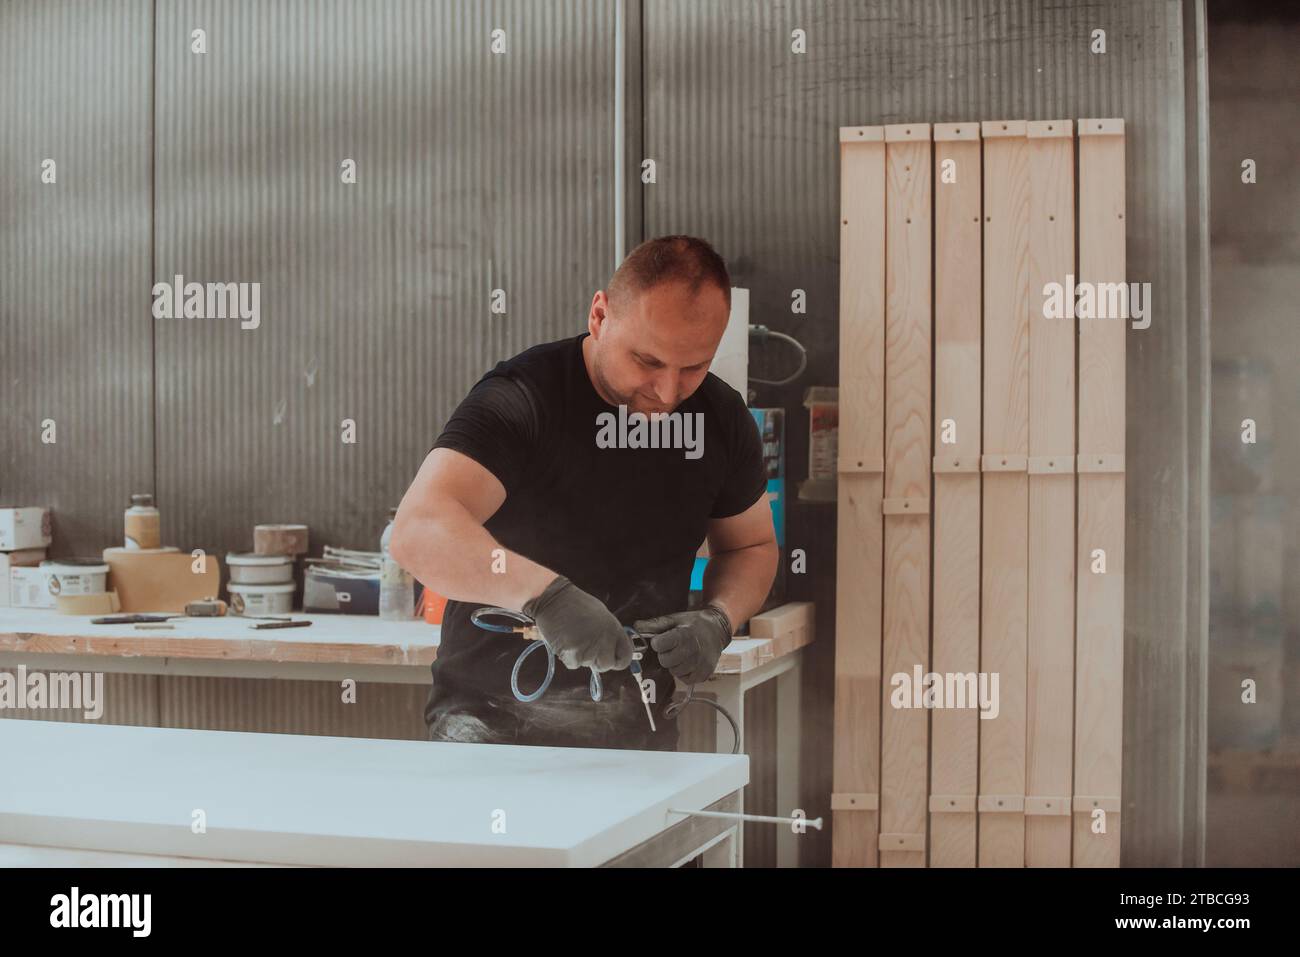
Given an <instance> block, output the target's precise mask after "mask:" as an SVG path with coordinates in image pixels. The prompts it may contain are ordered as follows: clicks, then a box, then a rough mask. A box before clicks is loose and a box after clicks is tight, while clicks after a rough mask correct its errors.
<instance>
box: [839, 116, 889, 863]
mask: <svg viewBox="0 0 1300 957" xmlns="http://www.w3.org/2000/svg"><path fill="white" fill-rule="evenodd" d="M884 361H885V145H884V130H883V128H881V127H848V128H844V129H841V145H840V392H839V397H840V425H839V428H840V433H839V465H838V470H839V482H838V501H839V511H838V518H837V531H838V544H837V546H836V582H837V600H836V620H835V741H834V767H833V772H832V795H831V807H832V812H831V828H832V834H831V860H832V864H833V865H834V866H836V867H874V866H876V864H877V863H878V855H877V847H876V842H877V835H878V833H879V824H880V822H879V810H878V808H879V789H880V751H879V748H880V627H881V608H880V602H881V582H882V575H883V568H882V562H883V547H884V545H883V537H884V524H883V523H884V520H883V517H882V516H881V512H880V508H881V501H882V499H883V497H884V476H883V474H882V471H881V470H882V468H883V461H884V387H885V383H884Z"/></svg>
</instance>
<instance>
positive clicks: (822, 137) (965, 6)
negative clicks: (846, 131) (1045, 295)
mask: <svg viewBox="0 0 1300 957" xmlns="http://www.w3.org/2000/svg"><path fill="white" fill-rule="evenodd" d="M642 28H643V30H644V58H645V96H646V117H645V146H644V150H645V155H646V156H649V157H653V158H655V159H656V160H657V162H658V169H659V175H658V182H657V183H655V184H654V185H653V186H649V187H647V188H646V190H645V194H644V195H645V222H646V235H648V236H653V235H659V234H662V233H669V232H687V233H695V234H698V235H701V236H705V237H707V238H708V239H710V240H711V241H712V242H713V243H714V244H715V246H716V247H717V249H718V251H719V252H720V253H721V254H722V255H723V256H724V257H725V258H726V260H727V262H728V264H729V266H730V267H731V270H732V281H733V283H734V284H735V285H737V286H747V287H749V288H750V289H751V297H750V302H751V306H750V309H751V316H750V321H751V322H755V323H763V324H766V325H768V326H770V327H771V328H773V329H778V330H780V331H783V332H786V333H789V334H791V335H794V336H795V337H796V338H798V339H800V340H801V341H802V342H803V343H804V345H805V346H806V347H807V348H808V352H809V368H808V372H807V373H806V374H805V375H804V377H803V378H802V379H801V380H800V381H799V382H798V383H796V384H795V385H792V386H788V387H785V388H779V389H772V388H768V389H765V390H762V391H760V393H759V395H758V397H757V404H759V405H764V406H784V407H785V408H786V409H787V417H788V421H789V422H791V423H796V422H802V421H806V413H804V412H803V410H802V409H801V407H800V401H801V399H802V392H803V389H804V387H805V386H807V385H811V384H829V383H833V382H835V380H836V375H837V349H838V341H839V337H838V334H837V330H836V325H835V316H836V315H837V296H838V282H837V277H838V271H839V267H840V263H839V253H838V243H839V232H838V227H837V225H836V223H837V213H838V191H839V182H838V175H837V170H836V163H837V160H838V156H839V151H838V148H837V142H838V136H837V130H838V127H840V126H849V125H868V124H871V125H874V124H884V123H900V122H907V121H915V122H930V123H941V122H952V121H958V120H985V119H1001V118H1014V119H1027V120H1035V119H1051V118H1056V117H1062V118H1071V119H1077V118H1079V117H1088V116H1116V117H1123V118H1124V119H1125V121H1126V124H1127V126H1126V130H1127V143H1128V153H1127V169H1126V175H1127V177H1128V183H1129V184H1130V191H1129V200H1128V234H1127V242H1128V274H1129V278H1130V279H1131V280H1135V281H1150V282H1151V283H1152V299H1153V302H1154V304H1155V314H1154V321H1153V323H1152V326H1151V328H1150V329H1148V330H1146V331H1144V332H1133V333H1131V335H1130V338H1129V349H1128V370H1127V372H1128V375H1127V380H1128V395H1127V400H1128V404H1129V408H1130V409H1131V410H1133V411H1132V412H1131V413H1130V415H1129V417H1128V420H1129V422H1130V429H1129V441H1128V449H1127V462H1128V496H1129V511H1128V521H1127V529H1126V533H1125V534H1126V540H1127V557H1126V567H1127V569H1128V575H1127V582H1128V585H1127V589H1126V594H1127V602H1126V610H1125V614H1126V658H1125V741H1126V743H1127V745H1128V747H1127V748H1126V753H1125V760H1124V814H1125V828H1124V833H1125V835H1126V838H1125V856H1124V863H1125V864H1146V865H1169V864H1177V863H1179V862H1180V861H1181V860H1182V854H1183V851H1182V845H1181V841H1182V827H1183V818H1182V809H1183V801H1184V793H1183V789H1184V784H1183V745H1184V738H1183V735H1184V727H1185V725H1184V722H1185V719H1186V718H1187V711H1186V709H1187V706H1188V705H1187V701H1186V699H1185V696H1184V688H1185V681H1186V680H1187V679H1188V676H1187V674H1186V673H1185V666H1186V660H1187V645H1188V642H1189V641H1192V640H1199V639H1197V638H1196V636H1190V635H1189V634H1188V632H1187V630H1186V627H1185V623H1186V622H1187V608H1186V602H1187V575H1188V534H1187V525H1188V462H1187V458H1186V452H1187V434H1188V429H1189V420H1188V415H1189V404H1188V392H1187V390H1188V382H1187V380H1186V379H1185V377H1184V375H1183V370H1184V369H1185V367H1186V361H1187V354H1186V346H1187V341H1186V327H1185V322H1186V287H1187V281H1188V276H1187V265H1186V258H1185V256H1186V249H1185V243H1186V236H1185V225H1186V214H1187V213H1186V208H1185V201H1186V196H1187V184H1186V180H1185V148H1184V147H1185V143H1184V123H1185V111H1184V105H1185V100H1184V73H1183V27H1182V11H1181V9H1180V3H1179V2H1177V0H1095V2H1081V3H1070V4H1044V3H1039V2H1034V0H841V2H836V3H810V2H772V3H763V4H753V5H750V4H735V3H728V2H725V0H711V2H700V0H646V2H645V4H644V19H643V23H642ZM796 28H798V29H802V30H804V31H805V33H806V38H807V52H806V53H802V54H797V53H793V52H791V42H792V37H791V34H792V31H793V30H795V29H796ZM1094 29H1103V30H1105V31H1106V52H1105V53H1093V52H1091V50H1090V37H1091V33H1092V31H1093V30H1094ZM795 289H803V290H805V291H806V293H807V301H808V311H807V315H804V316H799V315H792V314H791V294H792V291H793V290H795ZM765 351H767V350H765ZM770 352H771V355H764V354H759V353H755V354H753V355H751V360H750V370H751V373H752V374H755V375H759V376H762V377H765V378H780V377H781V376H783V375H786V374H788V372H789V371H790V370H791V369H792V368H793V358H792V357H791V356H790V354H789V352H788V351H783V350H782V349H781V347H780V346H779V345H778V346H775V347H770ZM1192 414H1193V415H1199V414H1200V412H1199V406H1197V408H1196V409H1194V410H1192ZM1193 431H1194V430H1193ZM787 438H788V444H787V449H786V458H787V462H788V463H790V478H791V480H792V484H793V481H794V480H797V479H799V478H801V477H802V475H803V474H804V473H803V471H802V465H801V463H802V462H804V461H806V454H807V445H806V442H807V436H806V428H799V427H793V428H788V429H787ZM791 502H792V504H791V505H790V506H789V511H788V519H787V521H788V530H787V538H788V540H789V547H790V548H796V547H801V548H805V549H807V550H808V568H809V574H808V575H807V576H803V577H801V576H792V578H791V594H790V597H791V598H792V599H811V600H815V601H818V602H819V603H821V604H822V605H823V608H824V610H825V613H824V614H819V615H818V616H817V617H818V619H819V621H820V622H821V623H822V626H821V627H820V628H819V640H818V642H817V643H816V644H815V645H814V646H813V648H812V649H810V650H809V652H808V655H809V662H808V663H809V667H807V668H806V669H805V679H804V680H805V681H806V682H807V683H808V685H809V688H810V689H824V688H828V687H830V684H831V680H832V662H833V641H834V634H833V630H832V629H831V627H830V623H832V622H833V621H834V615H833V613H832V611H831V608H830V606H829V605H828V604H827V602H828V601H829V600H830V599H831V597H832V596H833V588H831V587H829V586H828V585H827V579H828V578H829V579H830V580H832V581H833V577H834V574H833V568H834V560H835V559H834V555H835V551H834V527H833V522H831V521H829V520H828V512H829V511H830V510H829V509H826V508H824V507H821V506H808V505H799V504H798V503H797V502H795V501H794V500H793V498H792V499H791ZM1152 689H1158V693H1154V692H1153V690H1152ZM805 699H806V700H808V701H810V702H814V704H813V705H812V706H811V707H812V708H813V710H811V711H810V712H809V714H808V715H807V723H806V728H805V741H806V742H808V743H809V747H808V755H807V759H806V760H807V763H806V765H805V767H806V773H807V776H808V787H809V791H810V793H813V794H818V793H820V794H824V795H829V793H830V789H831V774H830V737H831V730H832V720H831V700H830V698H829V696H826V695H824V694H808V695H805ZM1139 729H1140V730H1139ZM813 742H818V746H817V747H816V748H815V749H814V747H813V745H812V743H813ZM822 810H823V811H824V810H825V809H824V808H823V809H822ZM809 813H810V815H811V814H814V813H819V812H817V811H816V810H815V809H812V810H810V811H809ZM805 840H806V841H807V842H808V844H807V847H808V851H809V854H810V855H811V856H810V857H809V858H806V859H807V860H809V861H810V862H812V861H814V860H815V861H820V862H823V863H827V862H829V832H822V833H820V834H818V833H815V832H809V835H808V836H807V837H806V838H805Z"/></svg>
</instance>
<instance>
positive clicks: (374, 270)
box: [155, 0, 613, 551]
mask: <svg viewBox="0 0 1300 957" xmlns="http://www.w3.org/2000/svg"><path fill="white" fill-rule="evenodd" d="M195 29H203V30H205V31H206V39H207V50H208V52H207V53H206V54H202V55H199V54H195V53H193V52H191V36H192V31H193V30H195ZM496 29H501V30H504V31H505V44H506V47H505V52H504V53H503V54H494V53H493V52H492V50H491V42H492V34H493V31H494V30H496ZM612 34H613V11H612V8H610V7H609V6H608V5H607V4H593V3H586V2H579V0H566V2H557V3H547V4H545V5H537V4H532V3H528V2H526V0H516V2H508V3H492V4H477V3H473V4H467V3H459V2H443V3H425V2H413V0H406V2H395V3H384V4H375V3H365V2H332V3H316V2H309V0H291V2H279V3H274V4H267V3H262V2H254V0H247V2H215V0H201V2H181V3H168V4H163V5H160V6H159V10H158V53H157V63H158V107H157V113H158V115H157V124H158V125H157V131H158V151H157V241H156V247H155V252H156V257H157V268H156V273H157V275H158V277H159V278H160V279H164V278H168V277H171V276H172V275H174V274H177V273H180V274H182V275H184V276H185V277H186V280H187V281H189V280H190V279H195V280H200V281H232V282H233V281H239V282H257V283H260V297H261V299H260V306H261V316H260V321H261V324H260V327H259V328H257V329H248V330H244V329H241V328H240V327H239V323H237V322H235V321H230V320H226V321H223V320H215V321H183V320H176V321H162V322H160V323H159V325H158V491H159V496H160V507H161V508H162V509H163V510H164V524H165V528H166V530H167V532H168V538H169V540H170V541H173V542H174V543H176V544H180V545H183V546H186V547H194V546H198V547H205V548H209V549H217V550H221V551H224V550H227V549H238V550H245V549H247V548H249V547H251V544H252V541H251V540H252V527H253V525H254V523H256V522H271V521H293V522H305V523H307V524H308V525H309V526H310V527H311V535H312V540H313V544H314V545H319V544H323V543H331V544H335V545H342V546H347V547H352V548H369V549H376V548H378V543H379V534H380V532H381V531H382V530H383V526H384V524H385V522H386V521H387V509H388V507H389V506H390V505H395V504H397V501H398V500H399V499H400V497H401V495H402V493H403V492H404V491H405V489H406V486H407V485H408V484H409V482H410V480H411V478H412V477H413V476H414V474H415V470H416V469H417V468H418V466H419V464H420V462H421V461H422V459H423V457H424V455H425V454H426V453H427V452H428V449H429V447H430V446H431V445H432V444H433V440H434V439H435V438H436V436H437V433H438V431H439V429H440V428H441V425H442V423H443V422H444V421H445V420H446V418H447V416H448V415H449V414H450V412H451V410H452V409H453V408H454V406H455V404H456V403H457V402H458V401H459V400H460V399H461V398H462V397H463V396H464V394H465V392H467V391H468V389H469V387H470V386H471V385H472V384H473V382H474V381H475V379H477V378H478V376H479V375H481V374H482V373H483V372H484V371H485V370H486V369H487V368H488V367H490V366H491V365H492V364H493V363H494V362H496V360H498V359H500V358H504V357H507V356H510V355H513V354H514V353H516V352H519V351H521V350H522V349H524V348H526V347H528V346H529V345H532V344H534V343H536V342H540V341H545V340H547V339H554V338H558V337H560V336H562V335H572V334H574V333H576V332H579V331H581V330H582V329H583V328H584V323H585V320H586V315H587V309H588V307H589V305H590V300H591V296H592V294H593V293H594V292H595V291H596V290H597V289H599V288H600V287H601V286H602V285H603V283H604V281H605V280H606V279H607V278H608V271H609V269H610V267H611V263H610V261H609V259H610V250H611V249H612V246H613V239H612V236H613V218H612V215H609V214H608V213H607V207H608V205H609V202H610V199H611V195H612V193H611V190H612V186H611V181H612V176H611V170H612V165H613V153H612V150H611V149H610V146H609V144H610V143H611V142H612V141H613V130H612V109H611V102H610V99H611V93H610V91H611V89H612V85H613V80H612V76H613V62H612V52H611V51H612V44H611V42H610V40H611V38H612ZM349 159H350V160H353V161H354V162H355V164H356V183H355V184H354V185H345V184H344V183H343V182H342V181H341V172H342V164H343V163H344V161H345V160H349ZM495 288H500V289H502V290H504V291H505V294H506V297H507V298H506V314H505V315H493V314H492V313H491V312H490V310H489V306H490V292H491V290H493V289H495ZM344 419H351V420H352V421H353V422H355V430H356V431H355V438H356V441H355V444H345V443H344V442H343V441H342V435H343V429H342V422H343V420H344Z"/></svg>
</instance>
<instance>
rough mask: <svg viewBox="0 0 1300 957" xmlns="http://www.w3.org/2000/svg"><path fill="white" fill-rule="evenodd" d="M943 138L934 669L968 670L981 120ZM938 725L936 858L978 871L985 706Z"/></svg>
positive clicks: (976, 520) (975, 483)
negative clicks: (978, 799) (981, 725)
mask: <svg viewBox="0 0 1300 957" xmlns="http://www.w3.org/2000/svg"><path fill="white" fill-rule="evenodd" d="M934 139H935V151H934V222H935V227H934V229H935V233H934V339H935V341H934V404H935V408H934V450H935V466H934V471H935V476H934V507H933V508H932V509H931V513H932V514H933V516H934V518H933V520H934V670H935V671H936V672H938V673H940V674H944V673H948V672H951V673H959V674H967V673H971V672H977V671H978V670H979V636H980V632H979V611H980V577H979V576H980V552H979V549H980V474H979V471H978V468H979V458H980V451H981V444H980V427H981V423H980V351H981V330H980V304H981V300H980V286H981V277H980V246H981V238H982V230H981V226H980V215H981V212H980V195H981V189H980V178H981V172H980V143H979V124H978V123H952V124H940V125H938V126H936V127H935V129H934ZM949 161H951V165H948V163H949ZM945 178H947V179H950V180H951V181H949V182H945ZM949 425H950V426H951V430H950V431H948V426H949ZM946 431H947V432H948V434H947V435H945V432H946ZM945 438H949V439H952V440H953V441H951V442H945V441H944V440H945ZM954 463H957V464H956V465H954ZM966 463H969V464H968V465H966V467H967V468H968V470H967V471H960V470H959V469H961V468H962V467H963V465H964V464H966ZM931 722H932V724H931V731H932V734H933V743H932V745H931V756H930V790H931V792H932V794H934V795H943V796H946V797H947V798H948V799H949V800H946V801H941V802H939V806H938V807H937V808H936V807H935V802H934V801H933V800H932V801H931V807H932V811H931V813H930V864H931V866H933V867H974V866H975V847H976V840H975V838H976V829H975V814H974V810H975V796H976V790H977V787H978V784H979V764H978V759H979V749H978V739H979V723H980V721H979V711H978V709H977V708H968V709H965V710H956V709H939V710H937V711H935V712H934V714H933V715H932V716H931ZM956 808H969V810H956Z"/></svg>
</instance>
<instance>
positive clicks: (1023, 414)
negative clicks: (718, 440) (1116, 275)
mask: <svg viewBox="0 0 1300 957" xmlns="http://www.w3.org/2000/svg"><path fill="white" fill-rule="evenodd" d="M982 130H983V134H984V138H985V142H984V455H985V457H986V458H987V457H988V456H989V455H991V454H995V453H1002V452H1006V453H1009V454H1011V455H1021V456H1027V455H1028V451H1029V222H1028V217H1029V168H1028V140H1027V139H1026V135H1025V134H1026V129H1025V124H1024V122H1023V121H1018V122H1017V121H1004V122H999V123H984V124H983V127H982ZM1028 478H1029V476H1028V474H1027V473H1026V472H1013V471H995V472H986V473H985V474H984V489H983V494H984V513H983V523H984V526H983V527H984V534H983V565H982V568H981V580H982V590H983V602H982V614H981V645H980V668H981V670H982V671H984V672H987V673H990V674H991V673H997V674H998V678H999V702H998V716H997V718H994V719H991V720H987V721H981V727H980V794H981V795H990V796H993V795H996V796H1001V797H1004V798H1005V797H1006V796H1017V795H1018V796H1021V797H1023V795H1024V793H1025V682H1026V662H1025V656H1026V628H1027V623H1026V617H1027V600H1028V599H1027V591H1028V567H1027V565H1028V559H1029V553H1028ZM1022 807H1023V804H1022ZM1024 839H1025V831H1024V813H1023V810H1020V811H1016V810H1011V811H1007V810H1002V811H996V812H986V811H984V810H981V811H980V813H979V865H980V866H981V867H1020V866H1023V864H1024Z"/></svg>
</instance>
